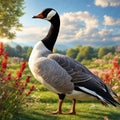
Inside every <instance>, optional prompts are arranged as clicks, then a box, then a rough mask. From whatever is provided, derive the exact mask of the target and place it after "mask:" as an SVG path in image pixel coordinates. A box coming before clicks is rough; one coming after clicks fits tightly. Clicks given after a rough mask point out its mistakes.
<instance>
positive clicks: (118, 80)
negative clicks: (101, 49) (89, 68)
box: [93, 56, 120, 94]
mask: <svg viewBox="0 0 120 120" xmlns="http://www.w3.org/2000/svg"><path fill="white" fill-rule="evenodd" d="M107 62H108V63H105V64H111V65H110V68H109V69H102V70H95V71H93V72H94V73H95V74H96V75H97V76H99V77H100V78H101V79H102V80H103V81H104V82H105V83H106V84H108V85H109V86H110V87H111V88H112V89H113V90H114V91H115V92H116V93H118V94H120V57H119V56H115V57H114V58H113V59H110V60H108V61H107ZM99 64H100V63H99Z"/></svg>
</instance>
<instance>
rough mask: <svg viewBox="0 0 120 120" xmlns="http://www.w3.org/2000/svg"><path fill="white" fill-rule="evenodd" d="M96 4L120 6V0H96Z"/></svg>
mask: <svg viewBox="0 0 120 120" xmlns="http://www.w3.org/2000/svg"><path fill="white" fill-rule="evenodd" d="M95 5H96V6H101V7H108V6H112V7H115V6H120V0H95Z"/></svg>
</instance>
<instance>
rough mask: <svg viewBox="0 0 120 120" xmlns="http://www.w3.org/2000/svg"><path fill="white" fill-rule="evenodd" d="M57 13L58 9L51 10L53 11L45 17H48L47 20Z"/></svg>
mask: <svg viewBox="0 0 120 120" xmlns="http://www.w3.org/2000/svg"><path fill="white" fill-rule="evenodd" d="M55 14H56V11H54V10H51V11H50V12H49V13H48V15H47V17H46V18H45V19H46V20H51V19H52V17H53V16H54V15H55Z"/></svg>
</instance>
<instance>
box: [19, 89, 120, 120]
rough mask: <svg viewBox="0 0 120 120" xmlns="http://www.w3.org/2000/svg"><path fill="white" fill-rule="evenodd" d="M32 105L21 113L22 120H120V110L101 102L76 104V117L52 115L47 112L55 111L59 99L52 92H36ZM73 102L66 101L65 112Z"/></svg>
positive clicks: (32, 96)
mask: <svg viewBox="0 0 120 120" xmlns="http://www.w3.org/2000/svg"><path fill="white" fill-rule="evenodd" d="M30 99H31V103H29V104H28V107H26V106H25V107H24V110H23V111H22V112H21V113H20V116H19V118H20V120H90V119H91V120H103V119H104V117H105V116H107V117H108V118H109V120H120V108H115V107H112V106H110V107H105V106H103V105H101V104H100V103H99V102H96V101H93V102H80V101H78V102H77V104H76V111H77V114H76V115H65V114H63V115H51V114H49V113H48V112H47V111H55V110H56V109H57V107H58V97H57V95H55V94H54V93H52V92H50V91H47V90H46V91H35V92H34V93H33V94H32V95H31V97H30ZM70 108H71V100H68V99H65V102H64V104H63V112H67V111H69V110H70Z"/></svg>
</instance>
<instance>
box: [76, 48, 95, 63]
mask: <svg viewBox="0 0 120 120" xmlns="http://www.w3.org/2000/svg"><path fill="white" fill-rule="evenodd" d="M94 56H95V55H94V49H93V48H92V47H91V46H85V47H82V48H81V49H80V52H79V53H78V55H77V58H76V60H78V61H82V60H83V59H86V60H91V59H92V58H93V57H94Z"/></svg>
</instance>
